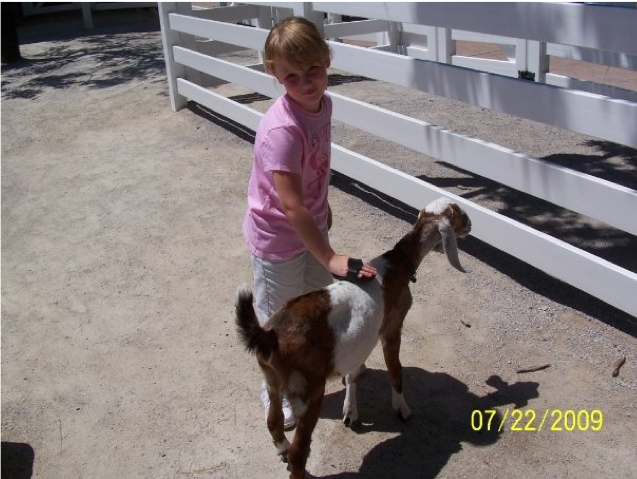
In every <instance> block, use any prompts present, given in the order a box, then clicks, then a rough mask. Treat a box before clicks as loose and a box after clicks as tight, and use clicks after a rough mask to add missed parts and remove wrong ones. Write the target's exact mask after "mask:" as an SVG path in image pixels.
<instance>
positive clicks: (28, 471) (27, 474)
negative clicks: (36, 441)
mask: <svg viewBox="0 0 637 479" xmlns="http://www.w3.org/2000/svg"><path fill="white" fill-rule="evenodd" d="M34 458H35V452H34V451H33V448H32V447H31V446H30V445H29V444H23V443H17V442H3V443H2V477H6V478H7V479H31V476H32V475H33V460H34Z"/></svg>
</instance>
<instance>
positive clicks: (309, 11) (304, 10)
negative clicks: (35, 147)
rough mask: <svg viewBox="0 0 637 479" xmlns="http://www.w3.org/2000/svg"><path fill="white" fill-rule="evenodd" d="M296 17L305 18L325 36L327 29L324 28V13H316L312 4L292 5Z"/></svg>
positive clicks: (299, 3) (300, 3)
mask: <svg viewBox="0 0 637 479" xmlns="http://www.w3.org/2000/svg"><path fill="white" fill-rule="evenodd" d="M290 6H291V8H292V11H293V12H294V15H295V16H299V17H303V18H305V19H307V20H309V21H310V22H312V23H313V24H314V25H316V28H317V29H318V31H319V32H320V33H321V35H324V34H325V28H324V27H323V13H322V12H315V11H314V4H313V3H312V2H298V3H292V4H290Z"/></svg>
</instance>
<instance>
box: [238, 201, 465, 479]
mask: <svg viewBox="0 0 637 479" xmlns="http://www.w3.org/2000/svg"><path fill="white" fill-rule="evenodd" d="M470 229H471V222H470V220H469V218H468V216H467V215H466V213H464V212H463V211H462V210H461V209H460V207H458V205H456V204H455V203H452V202H451V201H449V200H448V199H445V198H441V199H439V200H437V201H434V202H433V203H430V204H429V205H428V206H427V207H426V208H425V209H424V210H423V211H421V212H420V214H419V216H418V220H417V221H416V223H415V225H414V226H413V228H412V230H411V231H410V232H409V233H408V234H407V235H405V236H404V237H403V238H402V239H401V240H400V241H399V242H398V243H397V244H396V246H394V248H393V249H391V250H389V251H387V252H386V253H384V254H383V255H381V256H378V257H377V258H375V259H373V260H372V261H370V264H371V265H373V266H374V267H376V269H377V270H378V275H377V276H376V278H374V280H371V281H368V282H362V283H356V284H354V283H350V282H346V281H339V282H336V283H334V284H332V285H330V286H328V287H326V288H324V289H321V290H318V291H314V292H311V293H308V294H305V295H303V296H299V297H297V298H294V299H291V300H290V301H288V302H287V303H286V304H284V305H283V306H282V307H281V308H280V309H279V310H278V311H277V312H276V313H275V314H274V315H272V317H271V318H270V320H269V321H268V322H267V323H266V324H265V325H264V326H263V327H261V326H260V325H259V322H258V321H257V317H256V314H255V312H254V307H253V305H252V300H253V298H252V293H251V292H250V290H249V289H248V288H247V287H241V288H239V291H238V297H237V303H236V310H237V319H236V322H237V325H238V332H239V335H240V336H241V338H242V340H243V342H244V344H245V345H246V348H247V349H248V350H249V351H251V352H254V353H255V354H256V356H257V360H258V363H259V366H260V367H261V369H262V371H263V374H264V376H265V379H266V383H267V387H268V394H269V395H270V404H271V407H270V410H269V414H268V419H267V424H268V429H269V430H270V433H271V435H272V438H273V439H274V443H275V446H276V448H277V451H278V452H279V454H281V455H283V456H285V455H286V454H287V458H288V459H289V463H290V468H291V475H290V477H291V478H300V477H304V475H305V464H306V461H307V457H308V454H309V451H310V441H311V435H312V431H313V430H314V427H315V426H316V422H317V420H318V417H319V414H320V411H321V405H322V402H323V395H324V393H325V383H326V381H327V378H329V377H334V376H345V385H346V394H345V404H344V405H343V416H344V417H343V422H344V423H345V424H346V425H349V424H351V423H352V422H354V421H356V420H357V419H358V411H357V406H356V379H357V377H358V374H359V370H360V367H361V365H362V364H363V363H364V362H365V360H366V359H367V358H368V356H369V355H370V353H371V352H372V350H373V349H374V347H375V346H376V344H377V342H378V340H379V339H380V341H381V344H382V347H383V354H384V358H385V363H386V365H387V370H388V372H389V375H390V382H391V386H392V406H393V407H394V409H396V410H398V411H399V413H400V415H401V417H402V418H403V419H404V420H406V419H408V418H409V417H410V416H411V410H410V409H409V406H407V403H406V402H405V399H404V397H403V388H402V366H401V364H400V359H399V352H400V342H401V330H402V325H403V321H404V319H405V316H406V314H407V312H408V311H409V308H410V307H411V304H412V296H411V293H410V291H409V282H410V280H412V279H413V277H414V274H415V272H416V270H417V268H418V266H419V265H420V262H421V261H422V259H423V258H424V256H425V255H426V254H427V253H428V252H429V251H431V250H432V249H434V248H438V247H439V246H442V248H443V250H444V251H445V253H446V255H447V258H448V260H449V262H450V263H451V264H452V265H453V266H454V267H455V268H457V269H459V270H460V271H464V270H463V269H462V267H461V266H460V263H459V261H458V251H457V246H456V237H462V236H465V235H466V234H468V233H469V231H470ZM284 392H285V393H286V394H287V397H288V399H289V400H290V403H291V405H292V408H293V410H294V413H295V415H296V417H297V429H296V433H295V436H294V440H293V441H292V444H291V445H290V443H289V442H288V441H287V439H286V437H285V435H284V431H283V414H282V412H281V400H282V395H283V393H284Z"/></svg>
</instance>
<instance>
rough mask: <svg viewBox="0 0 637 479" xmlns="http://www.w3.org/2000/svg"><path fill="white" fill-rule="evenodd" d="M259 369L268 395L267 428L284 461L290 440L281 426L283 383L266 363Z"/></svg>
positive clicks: (285, 460) (286, 457)
mask: <svg viewBox="0 0 637 479" xmlns="http://www.w3.org/2000/svg"><path fill="white" fill-rule="evenodd" d="M261 369H262V370H263V375H264V376H265V383H266V387H267V391H268V397H269V399H270V407H269V409H268V416H267V419H266V422H267V425H268V430H269V431H270V435H271V436H272V440H273V441H274V447H276V451H277V454H278V455H279V456H281V459H282V460H283V461H284V462H287V459H288V449H289V448H290V442H289V441H288V439H287V438H286V437H285V432H284V428H283V409H282V402H283V387H282V386H283V385H282V383H281V380H280V379H279V377H278V375H277V374H276V373H275V372H274V371H273V370H272V369H271V368H269V367H268V366H267V365H261Z"/></svg>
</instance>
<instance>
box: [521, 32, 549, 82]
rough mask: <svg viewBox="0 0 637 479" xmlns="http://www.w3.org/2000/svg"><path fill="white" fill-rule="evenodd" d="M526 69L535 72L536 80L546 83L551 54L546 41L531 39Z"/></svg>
mask: <svg viewBox="0 0 637 479" xmlns="http://www.w3.org/2000/svg"><path fill="white" fill-rule="evenodd" d="M526 69H527V71H529V72H531V73H534V74H535V81H536V82H541V83H546V74H547V73H548V71H549V56H548V55H547V53H546V42H537V41H530V40H529V42H528V43H527V52H526Z"/></svg>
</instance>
